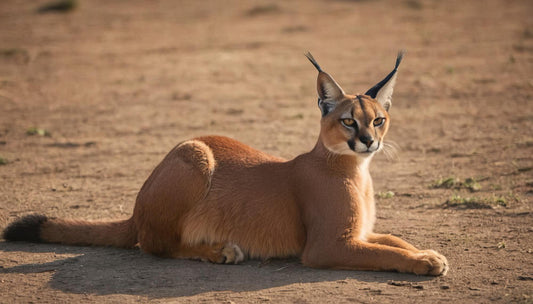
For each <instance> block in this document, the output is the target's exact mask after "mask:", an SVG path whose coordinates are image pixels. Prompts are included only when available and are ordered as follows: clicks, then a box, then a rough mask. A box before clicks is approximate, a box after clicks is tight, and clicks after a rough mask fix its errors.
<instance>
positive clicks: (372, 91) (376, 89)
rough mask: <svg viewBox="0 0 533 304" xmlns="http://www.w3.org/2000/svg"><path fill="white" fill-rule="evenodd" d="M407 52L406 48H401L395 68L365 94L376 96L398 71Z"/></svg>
mask: <svg viewBox="0 0 533 304" xmlns="http://www.w3.org/2000/svg"><path fill="white" fill-rule="evenodd" d="M404 54H405V51H404V50H401V51H399V52H398V57H396V65H395V66H394V70H392V72H390V73H389V75H387V77H385V78H384V79H383V80H382V81H380V82H379V83H378V84H376V85H375V86H373V87H372V88H371V89H370V90H368V91H366V93H365V95H368V96H370V97H372V98H376V96H377V94H378V92H379V90H381V88H382V87H383V86H384V85H385V84H387V83H388V82H389V80H391V78H392V77H393V76H394V75H395V74H396V72H398V67H399V66H400V63H401V62H402V59H403V56H404Z"/></svg>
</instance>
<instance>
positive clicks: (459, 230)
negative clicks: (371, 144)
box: [0, 0, 533, 303]
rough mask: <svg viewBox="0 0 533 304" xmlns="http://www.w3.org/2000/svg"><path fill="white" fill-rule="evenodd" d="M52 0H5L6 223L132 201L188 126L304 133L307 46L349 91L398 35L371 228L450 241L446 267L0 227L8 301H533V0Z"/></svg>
mask: <svg viewBox="0 0 533 304" xmlns="http://www.w3.org/2000/svg"><path fill="white" fill-rule="evenodd" d="M44 3H46V2H43V1H23V0H6V1H1V2H0V157H1V159H0V163H2V165H0V229H3V228H4V227H5V226H6V225H7V224H8V223H9V222H10V221H12V220H14V219H16V218H17V217H20V216H22V215H25V214H29V213H43V214H47V215H49V216H55V217H68V218H81V219H90V220H94V219H116V218H127V217H128V216H129V215H130V214H131V211H132V208H133V204H134V200H135V195H136V193H137V191H138V189H139V188H140V186H141V185H142V183H143V181H144V180H145V179H146V177H147V176H148V175H149V173H150V172H151V170H152V169H153V168H154V167H155V165H156V164H157V163H158V162H159V161H160V160H161V159H162V158H163V156H164V155H165V153H166V152H167V151H169V150H170V149H171V148H172V147H173V146H174V145H175V144H176V143H178V142H180V141H182V140H185V139H188V138H190V137H193V136H198V135H204V134H222V135H227V136H231V137H234V138H236V139H238V140H240V141H243V142H245V143H247V144H249V145H251V146H253V147H255V148H259V149H262V150H264V151H267V152H269V153H272V154H275V155H278V156H282V157H286V158H292V157H294V156H296V155H298V154H299V153H302V152H305V151H308V150H310V149H311V148H312V147H313V145H314V143H315V141H316V138H317V134H318V128H319V125H318V121H319V119H320V114H319V110H318V108H317V107H316V91H315V81H316V71H315V70H314V68H313V67H312V66H311V65H310V64H309V62H308V61H307V60H306V59H305V57H304V56H303V53H304V52H305V51H307V50H310V51H312V52H313V54H314V55H315V57H316V58H317V59H318V60H319V62H320V64H321V65H322V66H323V68H324V69H325V70H326V71H328V72H329V73H331V74H332V75H333V76H334V77H335V78H336V80H337V81H338V82H339V83H340V84H341V85H342V86H343V87H344V88H345V89H346V90H347V91H349V92H352V93H357V92H364V91H365V90H366V89H368V88H369V87H370V86H372V85H374V84H375V83H376V82H377V81H379V80H380V79H381V78H382V77H383V76H385V75H386V74H387V73H388V72H389V71H390V69H391V68H392V66H393V63H394V59H395V56H396V52H397V50H398V49H400V48H404V49H407V50H408V53H407V56H406V58H405V61H404V62H403V64H402V68H401V71H400V75H399V79H398V83H397V86H396V90H395V95H394V100H393V107H392V110H391V114H392V117H393V121H392V128H391V131H390V133H389V135H388V139H389V140H390V141H393V142H395V143H396V145H397V146H398V150H397V153H396V156H393V157H392V158H387V157H386V155H384V154H382V155H378V156H377V157H376V158H375V159H374V162H373V164H372V167H371V171H372V174H373V176H374V180H375V186H376V192H377V193H378V195H377V196H378V198H377V205H378V209H379V210H378V221H377V225H376V230H377V231H378V232H387V233H388V232H392V233H394V234H395V235H399V236H401V237H403V238H405V239H406V240H408V241H410V242H412V243H413V244H416V245H418V246H420V247H423V248H432V249H435V250H438V251H440V252H441V253H443V254H444V255H446V256H447V257H448V259H449V261H450V264H451V270H450V272H449V274H448V276H446V277H439V278H432V277H419V276H415V275H405V274H397V273H374V272H359V271H330V270H315V269H309V268H305V267H302V266H301V265H300V264H299V263H298V261H296V260H294V261H293V260H288V261H286V260H279V261H278V260H276V261H266V262H261V261H249V262H246V263H245V264H244V265H238V266H219V265H211V264H206V263H199V262H194V261H179V260H165V259H159V258H155V257H152V256H149V255H146V254H143V253H141V252H139V251H136V250H119V249H109V248H83V247H69V246H59V245H40V244H26V243H5V242H0V281H1V283H0V294H2V299H1V300H0V302H3V303H88V302H108V303H130V302H141V303H144V302H148V301H149V302H154V303H169V302H183V303H199V302H202V303H224V302H225V303H269V302H270V303H347V302H355V303H369V302H379V303H392V302H394V303H450V302H451V303H489V302H496V303H507V302H529V303H531V302H532V301H533V299H532V297H533V236H532V232H533V219H532V214H533V213H532V195H533V174H532V173H533V156H532V155H533V133H532V130H533V105H532V96H533V78H532V76H533V19H532V18H531V15H532V13H533V2H531V1H522V0H511V1H503V0H501V1H497V0H487V1H455V0H452V1H433V0H406V1H392V0H390V1H387V0H375V1H370V0H367V1H363V0H360V1H355V0H353V1H303V0H298V1H278V2H276V1H274V2H272V1H263V0H260V1H243V0H231V1H214V0H208V1H170V0H168V1H167V0H160V1H104V0H93V1H81V0H80V1H79V6H78V7H77V8H76V9H75V10H73V11H71V12H67V13H54V12H51V13H44V14H40V13H37V9H38V8H39V7H40V6H41V5H42V4H44ZM29 133H37V134H34V135H29ZM39 133H40V134H39ZM45 133H46V134H45ZM448 178H451V179H448ZM472 178H473V179H474V180H475V182H472V181H471V180H470V179H472ZM446 179H448V180H446ZM439 180H441V182H442V183H441V185H438V184H439V183H438V181H439ZM437 186H438V187H437Z"/></svg>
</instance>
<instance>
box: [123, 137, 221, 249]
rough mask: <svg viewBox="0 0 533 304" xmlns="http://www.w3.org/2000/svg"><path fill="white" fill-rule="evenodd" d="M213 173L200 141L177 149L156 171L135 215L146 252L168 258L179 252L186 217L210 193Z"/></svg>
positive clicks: (143, 190) (142, 192) (208, 154)
mask: <svg viewBox="0 0 533 304" xmlns="http://www.w3.org/2000/svg"><path fill="white" fill-rule="evenodd" d="M214 169H215V160H214V157H213V152H212V151H211V149H210V148H209V147H208V146H207V145H206V144H204V143H203V142H201V141H198V140H189V141H185V142H183V143H181V144H179V145H177V146H176V147H175V148H174V149H172V151H170V152H169V153H168V155H167V156H166V157H165V158H164V159H163V161H162V162H161V163H160V164H159V165H158V166H157V167H156V168H155V169H154V171H153V172H152V174H151V175H150V177H148V179H147V180H146V182H145V183H144V185H143V186H142V188H141V190H140V191H139V194H138V196H137V202H136V204H135V209H134V211H133V218H134V221H135V225H136V226H137V231H138V240H139V246H140V247H141V249H142V250H143V251H145V252H148V253H151V254H155V255H159V256H165V257H171V256H173V255H174V253H175V252H176V251H179V248H180V247H181V240H182V237H181V230H182V222H183V217H184V216H185V215H186V214H187V212H189V210H190V209H191V208H192V207H193V206H195V205H196V204H198V203H199V202H200V201H201V200H203V199H204V198H205V196H206V195H207V193H208V192H209V188H210V185H211V176H212V174H213V171H214Z"/></svg>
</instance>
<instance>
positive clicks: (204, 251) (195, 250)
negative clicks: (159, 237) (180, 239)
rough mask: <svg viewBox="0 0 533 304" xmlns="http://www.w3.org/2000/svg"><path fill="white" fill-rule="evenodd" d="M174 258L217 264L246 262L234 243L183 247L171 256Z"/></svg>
mask: <svg viewBox="0 0 533 304" xmlns="http://www.w3.org/2000/svg"><path fill="white" fill-rule="evenodd" d="M171 257H172V258H178V259H192V260H201V261H204V262H211V263H216V264H238V263H240V262H242V261H244V254H243V252H242V250H241V248H239V246H237V245H235V244H232V243H225V244H224V243H216V244H198V245H181V246H179V248H176V250H175V252H173V253H172V255H171Z"/></svg>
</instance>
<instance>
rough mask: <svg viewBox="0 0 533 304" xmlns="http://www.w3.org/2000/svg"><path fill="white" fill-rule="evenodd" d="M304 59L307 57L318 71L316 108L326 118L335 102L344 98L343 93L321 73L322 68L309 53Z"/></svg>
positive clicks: (330, 79)
mask: <svg viewBox="0 0 533 304" xmlns="http://www.w3.org/2000/svg"><path fill="white" fill-rule="evenodd" d="M305 57H307V59H309V61H311V63H312V64H313V65H314V66H315V68H316V69H317V70H318V78H317V88H316V89H317V91H318V107H319V108H320V110H321V111H322V116H326V115H327V114H328V113H329V112H331V111H332V110H333V109H335V107H336V106H337V102H339V101H340V100H341V99H342V97H343V96H344V91H343V90H342V88H341V87H340V86H339V85H338V84H337V82H336V81H335V79H333V77H331V76H330V75H329V74H328V73H326V72H324V71H322V68H321V67H320V66H319V65H318V63H317V62H316V60H315V58H313V55H311V53H309V52H307V53H306V54H305Z"/></svg>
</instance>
